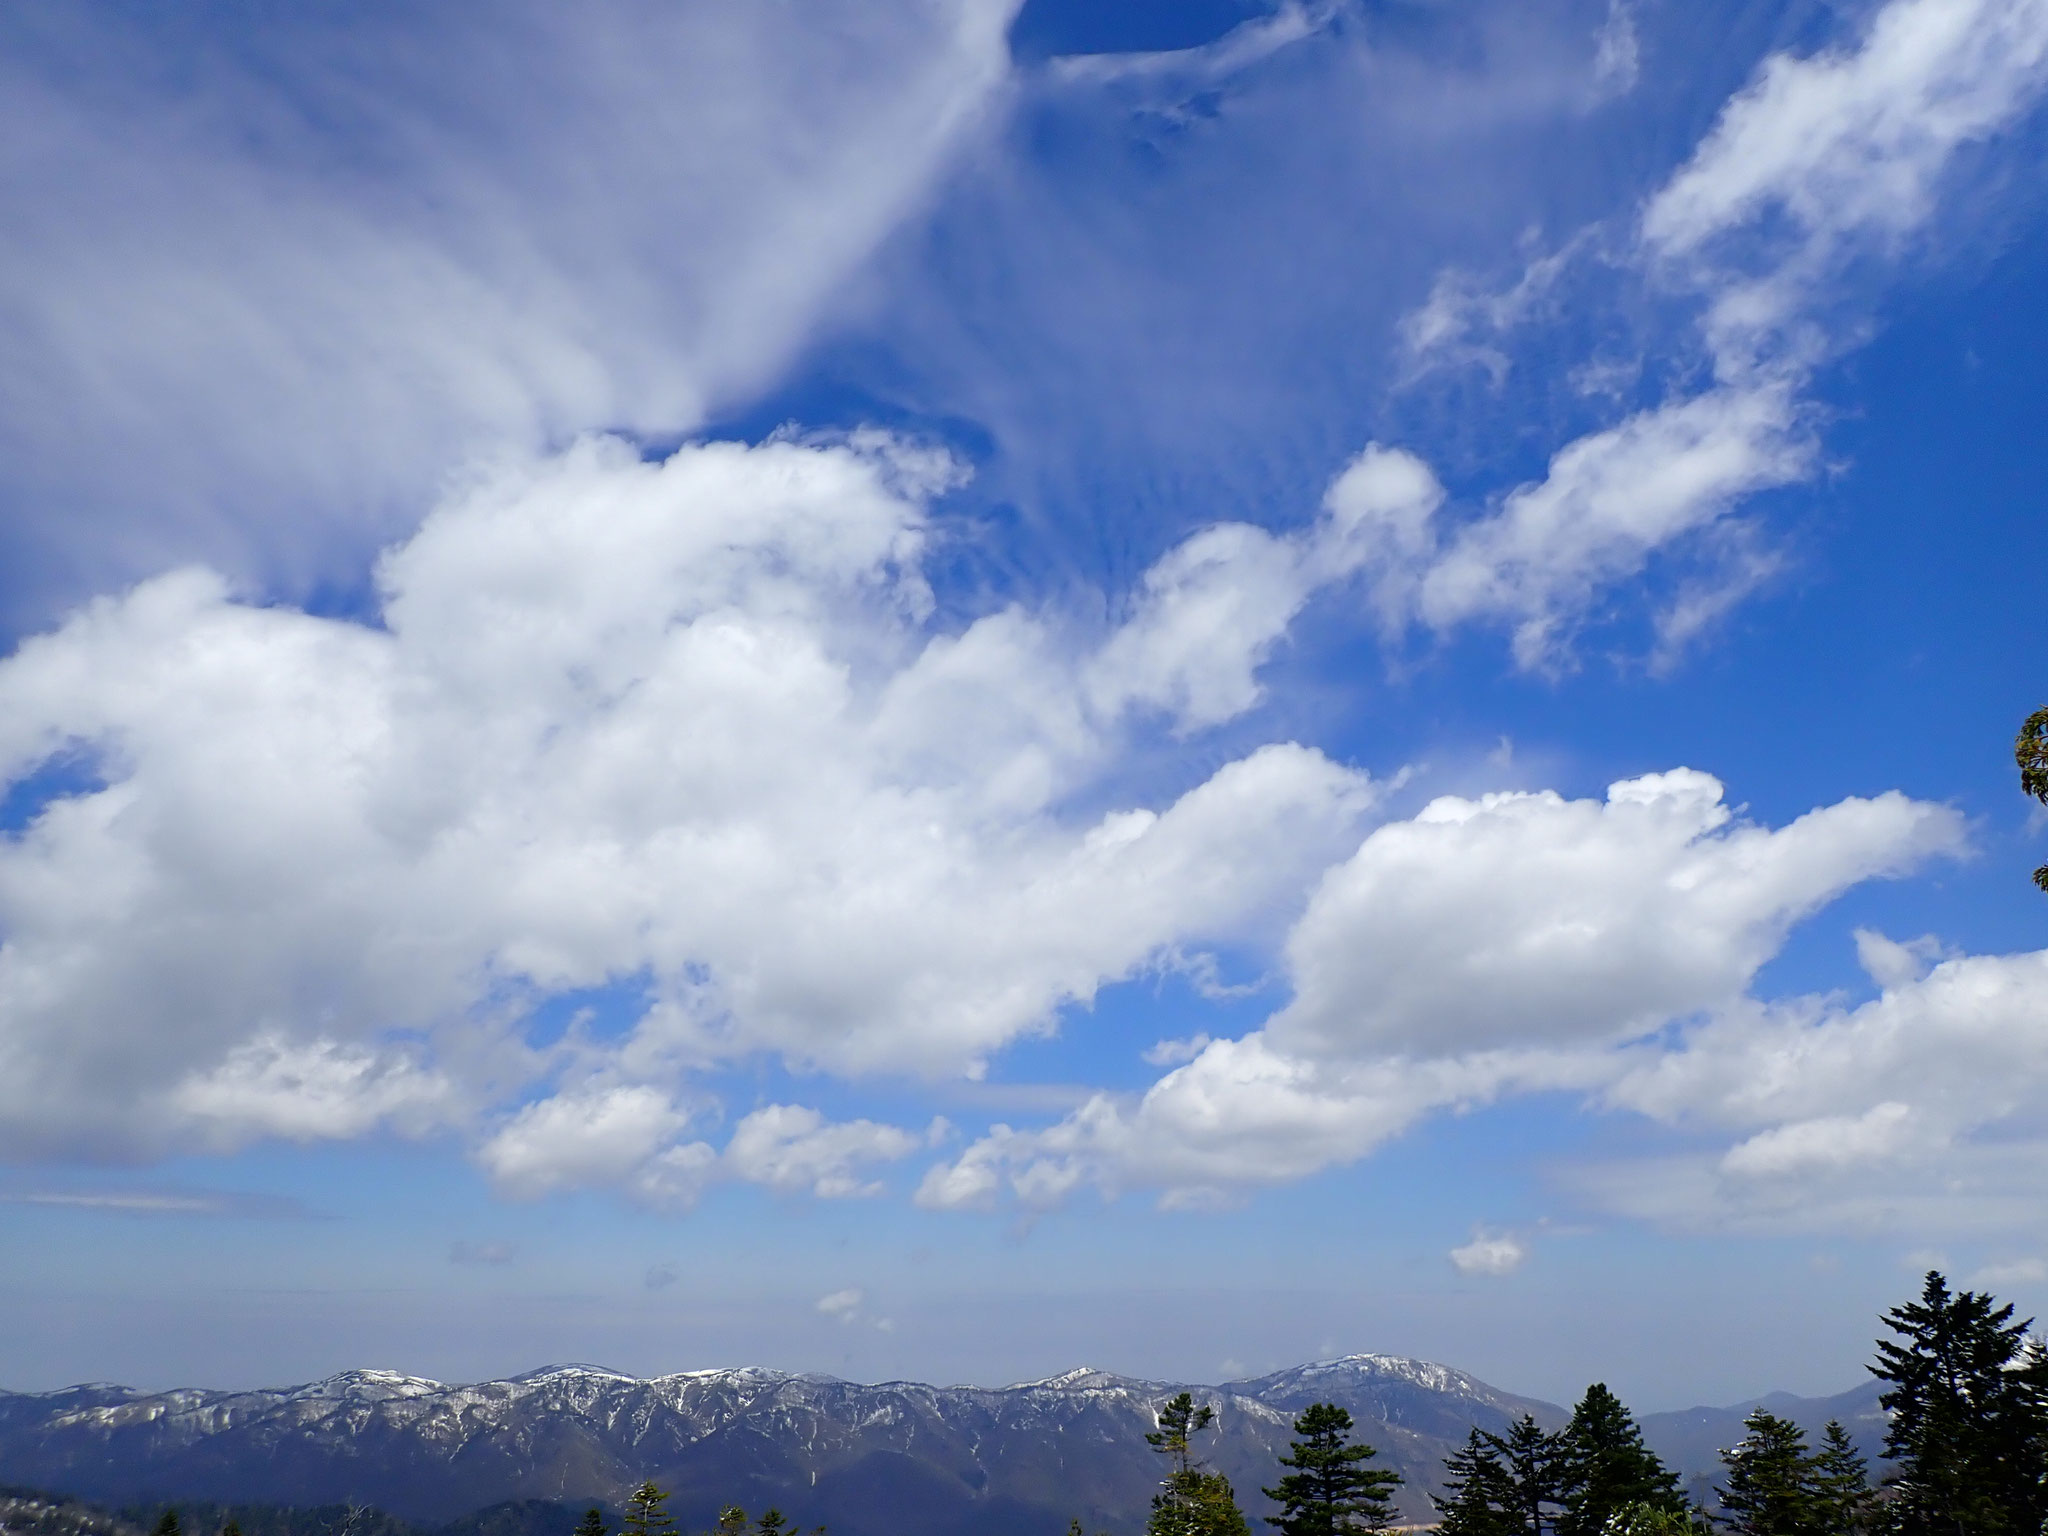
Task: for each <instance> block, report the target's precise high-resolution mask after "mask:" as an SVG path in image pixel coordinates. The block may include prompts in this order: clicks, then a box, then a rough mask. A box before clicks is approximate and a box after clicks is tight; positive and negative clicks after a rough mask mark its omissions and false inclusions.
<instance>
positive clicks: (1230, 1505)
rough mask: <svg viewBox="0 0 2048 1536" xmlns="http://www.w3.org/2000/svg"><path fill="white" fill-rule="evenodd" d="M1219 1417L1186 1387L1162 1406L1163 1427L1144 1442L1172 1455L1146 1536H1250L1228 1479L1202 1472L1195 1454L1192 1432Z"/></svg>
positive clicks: (1155, 1498)
mask: <svg viewBox="0 0 2048 1536" xmlns="http://www.w3.org/2000/svg"><path fill="white" fill-rule="evenodd" d="M1215 1419H1216V1410H1215V1408H1214V1407H1213V1406H1212V1405H1210V1404H1208V1403H1204V1404H1202V1405H1201V1406H1200V1407H1199V1408H1198V1407H1196V1406H1195V1400H1194V1396H1193V1394H1191V1393H1187V1392H1182V1393H1180V1394H1179V1395H1177V1396H1175V1397H1173V1398H1171V1399H1169V1400H1168V1401H1167V1402H1166V1403H1165V1405H1164V1406H1162V1407H1161V1408H1160V1410H1159V1413H1158V1422H1159V1427H1158V1429H1156V1430H1155V1431H1153V1432H1152V1433H1150V1434H1148V1435H1146V1436H1145V1441H1146V1443H1147V1444H1148V1445H1150V1446H1151V1447H1152V1449H1153V1450H1155V1451H1157V1452H1158V1453H1159V1454H1160V1455H1162V1456H1164V1457H1166V1458H1167V1459H1168V1463H1169V1466H1168V1470H1167V1474H1166V1476H1165V1477H1164V1478H1163V1479H1161V1481H1160V1488H1159V1492H1158V1493H1156V1494H1154V1495H1153V1496H1152V1516H1151V1518H1150V1519H1149V1520H1147V1521H1146V1523H1145V1533H1146V1536H1251V1527H1250V1526H1248V1525H1247V1524H1245V1518H1244V1511H1242V1510H1241V1509H1239V1508H1238V1507H1237V1496H1236V1494H1235V1493H1234V1492H1233V1491H1232V1489H1231V1486H1230V1479H1229V1478H1227V1477H1225V1476H1224V1475H1223V1474H1222V1473H1220V1472H1207V1471H1204V1470H1203V1468H1202V1463H1201V1462H1200V1461H1198V1460H1196V1459H1195V1454H1194V1437H1195V1436H1196V1435H1198V1434H1200V1433H1201V1432H1202V1431H1203V1430H1205V1429H1207V1428H1208V1427H1209V1426H1210V1425H1211V1424H1212V1423H1214V1422H1215Z"/></svg>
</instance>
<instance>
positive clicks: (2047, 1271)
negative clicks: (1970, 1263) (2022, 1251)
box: [1970, 1259, 2048, 1286]
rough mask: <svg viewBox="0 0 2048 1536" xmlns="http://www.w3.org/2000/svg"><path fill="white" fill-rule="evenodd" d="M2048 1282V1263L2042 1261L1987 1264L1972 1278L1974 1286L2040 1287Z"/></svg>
mask: <svg viewBox="0 0 2048 1536" xmlns="http://www.w3.org/2000/svg"><path fill="white" fill-rule="evenodd" d="M2044 1280H2048V1261H2044V1260H2041V1259H2013V1260H2010V1261H2008V1262H2006V1263H2003V1264H1987V1265H1985V1266H1984V1267H1983V1268H1982V1269H1980V1270H1978V1271H1977V1273H1976V1274H1974V1275H1972V1276H1971V1277H1970V1284H1971V1285H1973V1286H1991V1285H2039V1284H2040V1283H2041V1282H2042V1281H2044Z"/></svg>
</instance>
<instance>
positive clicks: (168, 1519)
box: [156, 1509, 184, 1536]
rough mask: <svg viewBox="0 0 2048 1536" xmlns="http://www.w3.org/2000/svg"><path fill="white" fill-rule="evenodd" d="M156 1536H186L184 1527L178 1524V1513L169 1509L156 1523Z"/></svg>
mask: <svg viewBox="0 0 2048 1536" xmlns="http://www.w3.org/2000/svg"><path fill="white" fill-rule="evenodd" d="M156 1536H184V1527H183V1526H181V1525H179V1524H178V1512H177V1511H176V1510H175V1509H167V1510H165V1511H164V1512H163V1516H162V1518H161V1519H159V1520H158V1521H157V1523H156Z"/></svg>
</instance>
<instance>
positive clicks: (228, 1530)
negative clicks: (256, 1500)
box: [220, 1515, 242, 1536]
mask: <svg viewBox="0 0 2048 1536" xmlns="http://www.w3.org/2000/svg"><path fill="white" fill-rule="evenodd" d="M220 1536H242V1522H241V1521H239V1520H237V1519H236V1518H235V1517H234V1516H233V1515H229V1516H228V1523H227V1524H226V1525H224V1526H222V1527H221V1528H220Z"/></svg>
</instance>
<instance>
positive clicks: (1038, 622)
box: [0, 0, 2048, 1408]
mask: <svg viewBox="0 0 2048 1536" xmlns="http://www.w3.org/2000/svg"><path fill="white" fill-rule="evenodd" d="M0 27H4V28H5V29H6V46H5V47H4V48H0V113H4V114H5V125H6V130H7V131H6V133H5V135H4V141H5V142H6V143H7V144H8V145H9V149H8V151H7V156H8V170H7V176H6V179H5V182H4V184H0V197H4V198H5V199H6V204H7V218H8V223H9V226H10V228H12V229H14V230H16V231H18V238H17V239H15V240H14V241H12V242H10V243H9V247H8V249H7V250H6V251H5V252H4V253H0V322H4V326H5V330H6V334H7V335H8V337H9V344H8V346H7V347H6V348H5V349H0V351H4V356H0V447H4V452H0V540H4V546H0V548H4V554H0V622H4V624H5V626H6V629H7V638H6V652H7V654H6V657H5V659H4V660H0V777H4V780H5V783H6V786H7V787H6V798H5V801H4V807H0V826H4V827H5V829H6V833H5V840H4V841H0V1065H4V1071H0V1158H4V1159H5V1161H4V1164H0V1234H4V1238H0V1253H4V1254H5V1263H4V1267H0V1295H4V1297H5V1303H6V1304H5V1305H4V1306H0V1317H4V1318H5V1319H6V1320H5V1321H4V1322H0V1360H4V1362H5V1375H4V1380H0V1384H4V1385H7V1386H11V1387H16V1388H41V1387H49V1386H55V1385H59V1384H62V1383H65V1382H69V1381H74V1380H79V1379H86V1378H111V1379H119V1380H125V1381H130V1382H135V1383H138V1384H142V1385H169V1384H174V1383H176V1384H222V1385H235V1384H257V1383H276V1382H281V1381H292V1380H303V1379H307V1378H310V1377H313V1376H317V1375H320V1374H324V1373H326V1372H328V1371H331V1370H335V1369H340V1368H343V1367H346V1366H351V1365H377V1366H390V1367H397V1368H402V1369H407V1370H411V1371H415V1372H419V1373H422V1374H431V1375H438V1376H442V1377H445V1378H450V1379H460V1378H474V1377H479V1376H485V1375H497V1374H506V1373H511V1372H514V1371H518V1370H522V1369H527V1368H531V1367H533V1366H536V1365H539V1364H542V1363H546V1362H549V1361H554V1360H561V1359H579V1358H580V1359H596V1360H600V1361H602V1362H604V1363H607V1364H610V1365H613V1366H616V1367H619V1368H623V1369H629V1370H635V1371H641V1372H655V1371H660V1370H671V1369H684V1368H691V1367H696V1366H702V1365H711V1364H736V1363H758V1364H765V1365H771V1366H778V1367H784V1368H790V1369H821V1370H828V1371H835V1372H839V1373H842V1374H847V1375H852V1376H857V1377H861V1378H864V1379H879V1378H884V1377H892V1376H907V1377H917V1378H923V1379H942V1380H972V1381H984V1382H992V1381H1004V1380H1016V1379H1023V1378H1029V1377H1034V1376H1042V1375H1049V1374H1051V1373H1053V1372H1055V1371H1057V1370H1060V1369H1063V1368H1065V1367H1067V1366H1070V1365H1073V1364H1075V1363H1078V1362H1081V1361H1086V1362H1088V1363H1091V1364H1095V1365H1100V1366H1104V1367H1108V1368H1112V1369H1118V1370H1124V1371H1129V1372H1134V1373H1146V1374H1152V1375H1158V1376H1166V1377H1178V1378H1184V1379H1194V1380H1205V1379H1206V1380H1214V1379H1219V1378H1222V1377H1226V1376H1231V1375H1237V1374H1246V1373H1252V1372H1257V1371H1261V1370H1265V1369H1270V1368H1274V1367H1278V1366H1281V1365H1286V1364H1291V1363H1295V1362H1297V1361H1299V1360H1302V1359H1305V1358H1309V1357H1312V1356H1318V1355H1328V1354H1333V1353H1338V1352H1347V1351H1351V1350H1382V1351H1388V1352H1396V1353H1409V1354H1417V1355H1423V1356H1427V1357H1430V1358H1435V1359H1440V1360H1444V1361H1447V1362H1449V1363H1453V1364H1456V1365H1459V1366H1461V1367H1464V1368H1466V1369H1469V1370H1472V1371H1475V1372H1477V1373H1478V1374H1480V1375H1482V1376H1484V1377H1487V1378H1488V1379H1490V1380H1493V1381H1495V1382H1497V1383H1499V1384H1500V1385H1502V1386H1504V1387H1508V1388H1511V1389H1515V1390H1521V1391H1528V1392H1534V1393H1539V1394H1544V1395H1548V1396H1550V1397H1553V1398H1561V1397H1568V1396H1570V1395H1571V1394H1573V1393H1575V1392H1576V1391H1577V1390H1578V1389H1579V1388H1580V1387H1581V1386H1583V1384H1584V1383H1585V1382H1586V1381H1589V1380H1592V1379H1595V1378H1604V1379H1606V1380H1608V1381H1609V1382H1611V1383H1613V1384H1614V1385H1615V1386H1616V1387H1617V1389H1619V1390H1621V1391H1623V1392H1624V1393H1625V1395H1627V1396H1629V1397H1630V1398H1631V1399H1632V1400H1633V1401H1635V1402H1636V1403H1637V1404H1638V1405H1639V1406H1642V1407H1645V1408H1661V1407H1670V1406H1677V1405H1682V1404H1685V1403H1689V1402H1695V1401H1702V1400H1734V1399H1737V1398H1740V1397H1744V1396H1747V1395H1751V1394H1754V1393H1758V1392H1762V1391H1766V1390H1770V1389H1773V1388H1788V1389H1792V1390H1800V1391H1809V1392H1822V1391H1834V1390H1840V1389H1841V1388H1843V1387H1845V1386H1847V1385H1849V1384H1850V1383H1852V1382H1853V1381H1855V1380H1856V1379H1858V1377H1859V1374H1860V1370H1859V1367H1860V1364H1861V1361H1862V1360H1863V1359H1864V1358H1865V1357H1866V1354H1867V1350H1868V1341H1869V1338H1870V1335H1871V1333H1872V1329H1873V1324H1874V1318H1875V1314H1876V1312H1877V1311H1878V1310H1879V1309H1880V1308H1881V1307H1883V1306H1885V1305H1888V1304H1890V1303H1891V1302H1893V1301H1895V1300H1896V1299H1898V1298H1899V1297H1900V1296H1902V1295H1903V1294H1905V1292H1906V1290H1907V1288H1908V1287H1909V1286H1911V1285H1912V1284H1913V1283H1914V1276H1915V1272H1916V1270H1917V1269H1919V1268H1923V1267H1925V1266H1926V1265H1928V1264H1929V1263H1939V1264H1941V1265H1943V1266H1944V1267H1946V1268H1947V1269H1949V1270H1950V1272H1951V1273H1952V1274H1954V1275H1955V1276H1956V1277H1957V1278H1959V1279H1960V1280H1962V1281H1964V1282H1966V1283H1973V1284H1982V1285H1985V1286H1989V1287H1990V1288H1992V1289H1994V1290H1996V1291H1997V1292H1998V1293H1999V1294H2001V1295H2004V1296H2007V1297H2009V1298H2011V1299H2013V1300H2015V1301H2017V1302H2018V1303H2019V1304H2020V1305H2021V1306H2022V1307H2023V1308H2025V1309H2028V1310H2034V1309H2038V1308H2043V1307H2048V1220H2044V1217H2048V1211H2044V1208H2043V1206H2042V1203H2041V1198H2040V1193H2039V1179H2038V1169H2039V1167H2040V1166H2041V1157H2042V1154H2043V1152H2044V1150H2048V1148H2044V1145H2043V1141H2042V1136H2043V1127H2042V1125H2041V1123H2040V1118H2039V1112H2038V1110H2037V1108H2036V1107H2035V1106H2037V1105H2038V1104H2039V1103H2040V1102H2041V1099H2042V1089H2043V1087H2044V1086H2048V1025H2044V1024H2043V1023H2042V1022H2041V1021H2042V1020H2044V1019H2048V1007H2044V1004H2048V952H2043V951H2042V950H2041V948H2040V946H2041V944H2042V942H2043V940H2042V933H2043V925H2044V920H2048V907H2044V906H2043V905H2042V898H2041V897H2040V896H2039V895H2038V893H2036V892H2035V891H2034V890H2033V889H2032V886H2031V885H2030V883H2029V881H2028V879H2027V875H2028V872H2029V871H2030V870H2031V869H2032V867H2033V866H2034V865H2035V864H2036V863H2038V862H2040V860H2041V859H2042V858H2043V857H2044V856H2048V855H2044V854H2043V852H2042V849H2043V847H2044V845H2048V839H2044V838H2043V837H2042V836H2041V835H2040V830H2041V829H2040V827H2039V825H2038V823H2037V822H2036V821H2035V820H2034V819H2033V818H2032V817H2030V815H2029V811H2030V809H2031V807H2030V803H2029V802H2027V801H2026V800H2025V799H2023V798H2022V797H2021V796H2020V795H2019V793H2018V791H2017V787H2016V782H2015V775H2014V773H2013V770H2012V766H2011V758H2010V754H2009V742H2010V740H2011V736H2012V732H2013V731H2014V729H2015V728H2016V727H2017V725H2018V722H2019V720H2020V719H2021V718H2022V717H2023V716H2024V715H2025V714H2026V712H2027V711H2028V710H2030V709H2031V708H2033V707H2034V706H2035V705H2036V704H2038V703H2040V702H2041V695H2040V693H2039V688H2040V684H2039V682H2038V676H2039V667H2038V662H2037V657H2038V654H2039V647H2040V641H2041V639H2042V635H2041V621H2040V616H2039V604H2038V601H2037V584H2038V573H2039V572H2040V571H2041V569H2042V568H2043V556H2044V553H2048V551H2044V549H2043V544H2044V534H2043V532H2042V531H2041V530H2042V528H2043V519H2042V516H2041V514H2042V511H2043V505H2042V492H2041V490H2040V486H2041V484H2042V481H2043V469H2044V458H2048V451H2044V449H2043V448H2042V446H2041V445H2042V443H2043V442H2048V433H2044V432H2043V431H2042V430H2041V426H2040V404H2039V402H2040V401H2041V400H2042V399H2043V398H2044V388H2043V386H2044V384H2048V379H2044V377H2043V372H2044V367H2048V365H2044V363H2043V361H2042V359H2043V358H2044V356H2048V347H2044V345H2043V343H2044V340H2048V338H2044V336H2043V334H2042V332H2043V326H2044V322H2043V321H2042V319H2041V316H2042V315H2043V314H2044V313H2048V306H2044V304H2043V302H2042V301H2043V296H2044V287H2048V260H2044V251H2048V246H2044V237H2048V218H2044V208H2043V199H2042V194H2041V192H2040V187H2041V178H2040V175H2039V167H2040V165H2041V164H2042V154H2043V150H2044V147H2048V116H2044V113H2043V108H2042V102H2043V97H2044V95H2048V6H2044V5H2043V4H2041V3H2039V0H1887V3H1881V4H1811V5H1802V4H1789V5H1768V4H1751V5H1743V6H1739V7H1738V6H1728V7H1716V8H1713V10H1712V11H1711V12H1708V11H1706V10H1705V9H1703V8H1700V7H1691V6H1681V5H1678V4H1675V3H1669V0H1632V3H1631V0H1613V3H1608V0H1598V3H1591V0H1589V3H1568V0H1556V3H1550V0H1546V3H1543V4H1538V5H1528V4H1517V5H1507V4H1500V5H1493V4H1486V3H1479V4H1473V5H1468V6H1458V7H1449V6H1443V5H1437V4H1426V3H1421V0H1413V3H1379V4H1373V3H1365V0H1358V3H1352V4H1342V3H1329V4H1319V5H1309V4H1299V5H1293V4H1290V5H1285V6H1281V7H1279V8H1273V7H1270V6H1266V5H1261V4H1255V3H1251V0H1245V3H1241V4H1240V3H1236V0H1218V3H1216V4H1206V3H1205V4H1200V5H1191V4H1177V5H1151V4H1135V3H1133V4H1126V5H1119V6H1115V7H1103V6H1087V5H1058V4H1044V3H1041V0H1030V3H1028V4H1027V5H1025V6H1024V8H1023V10H1022V12H1021V14H1020V13H1018V12H1017V11H1016V9H1015V7H1014V6H1012V5H1009V4H1005V3H999V0H951V3H938V0H926V3H915V4H905V5H901V6H895V5H883V4H875V3H873V0H868V3H865V4H860V5H853V4H848V5H844V6H840V5H832V4H828V5H822V6H818V7H808V8H805V10H804V12H803V15H802V16H801V18H799V17H798V16H797V15H796V14H795V13H794V12H792V11H788V10H785V9H783V8H777V7H756V8H750V9H748V10H746V11H742V12H722V11H712V10H708V9H706V10H699V9H676V8H664V7H659V6H654V5H651V4H647V5H628V4H620V5H607V6H600V7H596V8H592V9H588V10H585V11H582V12H579V13H574V14H570V13H562V12H558V11H556V10H554V9H553V8H548V7H541V6H532V7H525V8H520V7H513V8H510V9H508V10H506V11H504V12H502V13H500V14H498V15H495V16H494V17H493V18H492V19H491V21H490V22H489V23H488V24H485V23H483V22H481V21H479V20H478V19H477V17H476V16H475V15H474V14H473V13H472V12H470V11H468V10H466V9H464V8H459V7H455V6H431V5H416V6H403V7H401V6H382V7H372V8H369V9H367V10H366V9H363V8H357V7H351V8H348V9H347V10H346V11H344V10H343V9H341V8H321V7H295V8H290V9H288V10H287V9H282V8H279V9H254V10H252V9H251V8H248V7H238V6H225V5H223V6H213V7H206V6H202V7H188V8H181V9H180V10H179V11H177V12H175V13H167V12H164V11H163V10H162V9H161V8H154V7H133V6H123V5H114V4H107V5H99V6H88V7H74V8H71V9H68V10H66V11H64V12H61V13H58V12H46V13H30V12H21V13H18V14H11V15H9V16H8V17H7V18H6V19H5V20H4V21H0Z"/></svg>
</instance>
